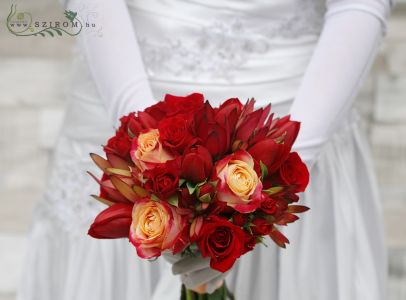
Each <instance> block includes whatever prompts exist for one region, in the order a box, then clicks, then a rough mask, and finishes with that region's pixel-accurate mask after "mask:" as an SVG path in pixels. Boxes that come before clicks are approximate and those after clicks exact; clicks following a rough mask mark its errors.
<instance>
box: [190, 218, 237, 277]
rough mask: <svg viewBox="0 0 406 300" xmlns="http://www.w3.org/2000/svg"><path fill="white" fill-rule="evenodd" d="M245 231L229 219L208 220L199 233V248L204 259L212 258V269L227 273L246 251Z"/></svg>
mask: <svg viewBox="0 0 406 300" xmlns="http://www.w3.org/2000/svg"><path fill="white" fill-rule="evenodd" d="M244 242H245V234H244V231H243V230H242V229H241V228H240V227H238V226H235V225H234V224H231V223H230V222H229V221H228V220H227V219H223V218H220V217H217V216H213V217H211V218H210V219H206V220H205V221H204V222H203V225H202V227H201V229H200V231H199V235H198V238H197V241H196V243H197V246H198V248H199V250H200V253H201V254H202V256H203V257H210V267H211V268H212V269H215V270H217V271H220V272H223V273H224V272H227V271H228V270H229V269H230V268H231V267H232V266H233V265H234V262H235V261H236V260H237V259H238V258H239V257H240V256H241V255H242V253H243V252H244V251H245V245H244Z"/></svg>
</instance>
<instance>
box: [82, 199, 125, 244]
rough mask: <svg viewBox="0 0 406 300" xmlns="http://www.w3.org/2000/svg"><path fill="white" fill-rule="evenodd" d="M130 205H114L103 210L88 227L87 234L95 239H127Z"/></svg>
mask: <svg viewBox="0 0 406 300" xmlns="http://www.w3.org/2000/svg"><path fill="white" fill-rule="evenodd" d="M132 210H133V206H132V205H130V204H114V205H112V206H110V207H109V208H107V209H105V210H103V211H102V212H101V213H100V214H99V215H98V216H97V217H96V219H95V220H94V222H93V224H92V225H91V226H90V229H89V231H88V234H89V235H90V236H92V237H94V238H96V239H117V238H125V237H128V235H129V232H130V226H131V220H132V217H131V213H132Z"/></svg>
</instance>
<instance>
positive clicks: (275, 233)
mask: <svg viewBox="0 0 406 300" xmlns="http://www.w3.org/2000/svg"><path fill="white" fill-rule="evenodd" d="M269 237H270V238H271V239H272V240H273V241H274V242H275V243H276V244H277V245H278V246H279V247H282V248H286V244H289V240H288V239H287V237H286V236H284V235H283V234H282V232H280V231H279V230H278V229H276V228H275V227H274V228H272V231H271V233H270V234H269Z"/></svg>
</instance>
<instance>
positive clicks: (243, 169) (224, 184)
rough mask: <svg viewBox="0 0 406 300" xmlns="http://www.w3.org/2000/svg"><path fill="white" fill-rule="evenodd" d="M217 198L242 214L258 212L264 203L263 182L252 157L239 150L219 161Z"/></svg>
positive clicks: (217, 168) (216, 167) (217, 165)
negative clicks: (255, 168)
mask: <svg viewBox="0 0 406 300" xmlns="http://www.w3.org/2000/svg"><path fill="white" fill-rule="evenodd" d="M215 169H216V173H217V178H218V179H219V181H218V185H217V198H218V199H219V200H220V201H222V202H226V203H227V205H228V206H231V207H233V208H234V209H235V210H237V211H239V212H241V213H249V212H253V211H254V210H256V209H257V208H258V207H259V206H260V204H261V201H262V195H261V193H262V182H261V180H260V179H259V177H258V174H257V172H255V170H254V160H253V159H252V157H251V155H250V154H249V153H248V152H246V151H244V150H238V151H236V152H235V153H233V154H230V155H229V156H227V157H225V158H224V159H222V160H221V161H218V162H217V163H216V166H215Z"/></svg>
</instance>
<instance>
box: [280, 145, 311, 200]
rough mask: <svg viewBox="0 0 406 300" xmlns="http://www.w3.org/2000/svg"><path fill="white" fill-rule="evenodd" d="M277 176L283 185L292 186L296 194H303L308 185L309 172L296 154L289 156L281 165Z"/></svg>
mask: <svg viewBox="0 0 406 300" xmlns="http://www.w3.org/2000/svg"><path fill="white" fill-rule="evenodd" d="M279 174H280V178H281V179H282V181H283V183H284V184H285V185H288V186H292V188H293V190H294V192H296V193H297V192H304V190H305V189H306V186H307V185H308V183H309V171H308V169H307V167H306V165H305V164H304V163H303V162H302V160H301V159H300V156H299V154H297V152H292V153H290V154H289V156H288V158H287V160H285V162H284V163H283V164H282V165H281V167H280V169H279Z"/></svg>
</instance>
